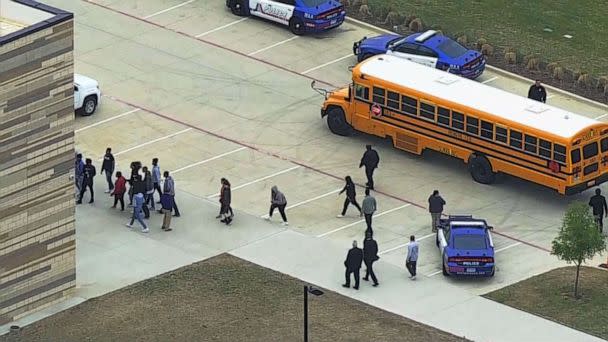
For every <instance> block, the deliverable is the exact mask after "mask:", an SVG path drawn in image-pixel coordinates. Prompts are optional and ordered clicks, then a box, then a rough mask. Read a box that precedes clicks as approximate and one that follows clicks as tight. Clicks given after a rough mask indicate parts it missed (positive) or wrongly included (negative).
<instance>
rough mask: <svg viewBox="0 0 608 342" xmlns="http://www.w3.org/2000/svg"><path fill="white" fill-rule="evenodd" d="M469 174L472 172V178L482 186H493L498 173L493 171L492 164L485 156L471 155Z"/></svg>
mask: <svg viewBox="0 0 608 342" xmlns="http://www.w3.org/2000/svg"><path fill="white" fill-rule="evenodd" d="M469 172H471V177H473V179H474V180H475V181H476V182H478V183H481V184H491V183H494V181H495V180H496V172H494V171H492V164H490V161H489V160H488V158H486V157H485V156H483V155H476V154H472V155H471V157H470V158H469Z"/></svg>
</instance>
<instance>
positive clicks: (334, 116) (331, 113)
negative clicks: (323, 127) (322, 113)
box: [327, 106, 353, 136]
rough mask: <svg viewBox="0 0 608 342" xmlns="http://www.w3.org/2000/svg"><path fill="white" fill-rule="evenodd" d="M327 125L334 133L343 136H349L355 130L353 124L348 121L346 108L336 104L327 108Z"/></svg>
mask: <svg viewBox="0 0 608 342" xmlns="http://www.w3.org/2000/svg"><path fill="white" fill-rule="evenodd" d="M327 126H329V130H330V131H331V132H332V133H334V134H337V135H341V136H348V135H351V134H352V132H353V128H352V126H351V125H350V124H349V123H348V122H346V116H345V115H344V110H342V108H340V107H336V106H332V107H329V108H328V109H327Z"/></svg>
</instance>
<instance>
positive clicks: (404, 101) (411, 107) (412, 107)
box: [401, 96, 418, 115]
mask: <svg viewBox="0 0 608 342" xmlns="http://www.w3.org/2000/svg"><path fill="white" fill-rule="evenodd" d="M401 111H402V112H406V113H408V114H412V115H418V100H416V99H415V98H413V97H408V96H401Z"/></svg>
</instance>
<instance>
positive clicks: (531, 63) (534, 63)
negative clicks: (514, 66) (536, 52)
mask: <svg viewBox="0 0 608 342" xmlns="http://www.w3.org/2000/svg"><path fill="white" fill-rule="evenodd" d="M538 64H539V60H538V58H537V57H530V58H528V62H526V69H528V70H531V71H538V70H540V68H539V66H538Z"/></svg>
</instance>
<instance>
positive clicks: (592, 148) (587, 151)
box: [583, 141, 598, 159]
mask: <svg viewBox="0 0 608 342" xmlns="http://www.w3.org/2000/svg"><path fill="white" fill-rule="evenodd" d="M597 152H598V151H597V142H595V141H594V142H592V143H590V144H587V145H585V147H583V158H585V159H589V158H591V157H594V156H596V155H597Z"/></svg>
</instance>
